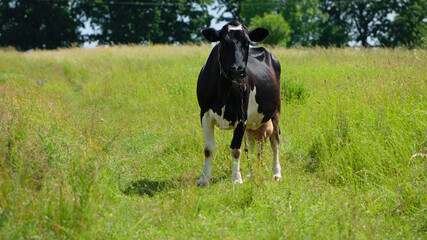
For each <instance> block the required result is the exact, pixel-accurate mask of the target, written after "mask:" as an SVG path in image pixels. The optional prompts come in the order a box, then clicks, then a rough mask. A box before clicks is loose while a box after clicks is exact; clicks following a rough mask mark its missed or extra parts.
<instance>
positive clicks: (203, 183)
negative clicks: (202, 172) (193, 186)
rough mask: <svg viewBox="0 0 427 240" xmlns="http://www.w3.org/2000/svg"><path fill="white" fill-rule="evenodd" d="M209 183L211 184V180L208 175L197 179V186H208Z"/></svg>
mask: <svg viewBox="0 0 427 240" xmlns="http://www.w3.org/2000/svg"><path fill="white" fill-rule="evenodd" d="M207 185H209V180H208V178H207V177H205V176H202V177H201V178H200V179H199V180H197V186H199V187H206V186H207Z"/></svg>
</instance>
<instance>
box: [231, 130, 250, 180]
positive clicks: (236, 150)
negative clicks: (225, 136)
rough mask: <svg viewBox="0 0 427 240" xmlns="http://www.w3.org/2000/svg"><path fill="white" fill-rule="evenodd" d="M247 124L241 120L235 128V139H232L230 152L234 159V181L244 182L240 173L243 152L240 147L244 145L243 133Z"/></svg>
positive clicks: (232, 177)
mask: <svg viewBox="0 0 427 240" xmlns="http://www.w3.org/2000/svg"><path fill="white" fill-rule="evenodd" d="M245 128H246V126H245V124H244V123H243V122H240V123H239V124H237V127H236V129H235V130H234V134H233V140H232V141H231V146H230V154H231V159H232V160H233V174H232V175H231V180H232V181H233V183H243V180H242V175H241V174H240V166H239V165H240V155H241V153H242V151H241V149H240V147H241V145H242V139H243V135H244V134H245Z"/></svg>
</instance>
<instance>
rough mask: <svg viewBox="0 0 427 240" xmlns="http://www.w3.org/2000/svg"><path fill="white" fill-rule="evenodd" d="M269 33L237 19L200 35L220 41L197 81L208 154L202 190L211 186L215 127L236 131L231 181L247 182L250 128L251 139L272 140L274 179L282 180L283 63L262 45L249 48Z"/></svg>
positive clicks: (233, 140)
mask: <svg viewBox="0 0 427 240" xmlns="http://www.w3.org/2000/svg"><path fill="white" fill-rule="evenodd" d="M269 33H270V32H269V31H268V30H267V29H265V28H256V29H254V30H252V31H249V30H248V29H247V28H246V26H244V25H243V24H242V23H240V22H238V21H230V22H229V23H227V24H226V25H224V26H223V27H222V29H221V30H219V31H217V30H215V29H213V28H207V29H204V30H203V31H202V35H203V36H204V37H205V38H206V40H208V41H209V42H214V43H215V42H218V43H217V44H216V45H215V46H214V47H213V49H212V51H211V53H210V55H209V57H208V59H207V61H206V64H205V65H204V66H203V68H202V69H201V71H200V74H199V78H198V81H197V99H198V103H199V106H200V110H201V111H200V119H201V125H202V129H203V136H204V155H205V163H204V166H203V173H202V176H201V177H200V179H199V180H198V181H197V183H198V185H199V186H206V185H208V184H209V181H210V178H211V165H212V158H213V155H214V151H215V138H214V127H215V126H216V127H218V128H219V129H225V130H234V132H233V138H232V140H231V145H230V154H231V158H232V161H233V167H232V170H233V172H232V176H231V178H232V182H233V183H243V181H242V175H241V173H240V167H239V165H240V155H241V145H242V139H243V137H244V134H245V131H246V130H248V132H250V134H251V135H252V136H258V135H260V136H262V137H263V138H264V139H265V138H266V137H267V135H268V136H269V139H270V142H271V147H272V149H273V156H274V159H273V172H274V173H273V179H275V180H281V178H282V175H281V167H280V163H279V142H280V138H279V134H280V129H279V117H280V72H281V68H280V63H279V61H278V60H277V58H276V57H275V56H274V55H273V54H272V53H271V52H269V51H268V50H266V49H265V48H264V47H253V46H251V45H250V43H251V42H260V41H262V40H264V39H265V38H266V37H267V36H268V35H269ZM266 123H267V125H266ZM271 126H272V127H271ZM267 130H268V132H267Z"/></svg>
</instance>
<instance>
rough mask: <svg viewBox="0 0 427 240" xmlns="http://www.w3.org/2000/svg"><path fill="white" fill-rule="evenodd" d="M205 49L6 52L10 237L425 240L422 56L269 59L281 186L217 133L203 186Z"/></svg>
mask: <svg viewBox="0 0 427 240" xmlns="http://www.w3.org/2000/svg"><path fill="white" fill-rule="evenodd" d="M210 50H211V46H210V45H207V46H156V45H155V46H145V47H141V46H126V47H125V46H121V47H120V46H117V47H106V48H96V49H81V48H72V49H61V50H56V51H33V52H25V53H22V52H16V51H14V50H11V49H3V50H0V238H2V239H426V234H427V233H426V232H427V218H426V215H427V214H426V203H427V181H426V177H427V171H426V170H427V158H426V156H427V155H426V154H427V148H426V147H427V96H426V93H427V71H426V70H427V53H426V51H425V50H405V49H395V50H392V49H352V48H344V49H335V48H330V49H323V48H313V49H285V48H274V49H271V51H272V52H273V53H274V54H275V55H276V56H277V58H278V59H279V61H280V62H281V65H282V79H281V82H282V89H281V90H282V91H281V94H282V112H281V120H280V127H281V133H282V134H281V146H280V161H281V165H282V175H283V180H282V181H280V182H276V181H273V180H272V170H271V166H272V152H271V149H270V148H269V146H266V148H265V149H266V151H265V153H264V156H263V159H262V160H263V161H264V162H265V164H266V167H263V168H260V169H258V170H257V171H256V173H255V174H254V175H253V177H251V178H245V177H244V179H243V181H244V183H243V184H237V185H234V184H232V183H231V164H232V163H231V159H230V155H229V144H230V140H231V134H232V132H231V131H219V130H218V129H216V133H215V134H216V135H215V137H216V153H215V157H214V160H213V166H212V171H213V172H212V175H213V180H212V184H211V185H209V186H208V187H205V188H200V187H197V185H196V181H197V179H198V178H199V177H200V174H201V172H202V167H203V162H204V155H203V135H202V129H201V126H200V118H199V114H200V113H199V107H198V104H197V98H196V83H197V76H198V74H199V71H200V69H201V67H202V66H203V65H204V63H205V61H206V59H207V57H208V54H209V52H210ZM267 145H269V143H267ZM252 157H253V156H252ZM248 166H249V165H248V160H247V156H243V158H242V164H241V167H242V171H243V173H244V172H246V171H247V170H248Z"/></svg>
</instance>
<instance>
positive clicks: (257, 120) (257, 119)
mask: <svg viewBox="0 0 427 240" xmlns="http://www.w3.org/2000/svg"><path fill="white" fill-rule="evenodd" d="M255 95H256V87H255V88H254V90H253V91H250V93H249V106H248V121H247V123H246V128H247V129H251V130H257V129H258V128H259V127H261V125H262V119H264V115H263V114H261V113H259V112H258V106H259V105H258V103H257V102H256V100H255Z"/></svg>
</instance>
